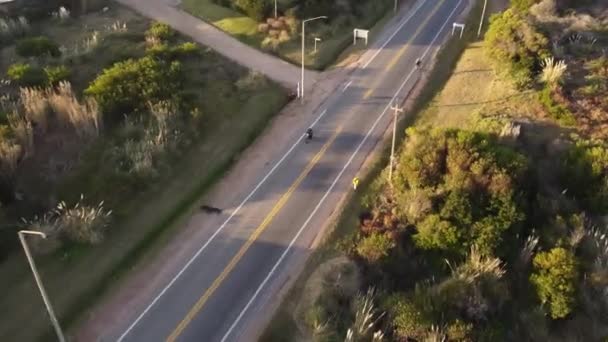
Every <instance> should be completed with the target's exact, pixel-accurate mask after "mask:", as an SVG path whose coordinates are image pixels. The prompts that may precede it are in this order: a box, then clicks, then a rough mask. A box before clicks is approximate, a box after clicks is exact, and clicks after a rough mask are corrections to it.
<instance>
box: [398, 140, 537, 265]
mask: <svg viewBox="0 0 608 342" xmlns="http://www.w3.org/2000/svg"><path fill="white" fill-rule="evenodd" d="M408 135H409V139H408V143H407V144H406V145H405V147H404V148H403V152H402V154H401V156H400V159H399V160H400V162H399V164H398V165H397V173H396V177H395V182H394V193H395V195H396V196H397V202H398V203H399V206H397V208H396V210H397V211H403V212H398V213H397V214H398V216H399V217H405V218H406V219H407V218H409V219H412V218H414V221H413V222H410V223H412V224H414V225H415V226H416V230H417V232H416V234H415V235H414V237H413V238H414V242H415V244H416V246H417V247H419V248H421V249H435V250H441V251H445V252H448V253H455V254H458V255H464V254H466V253H467V252H468V251H469V250H470V247H471V246H472V245H477V247H478V249H479V251H480V252H481V253H483V254H491V253H493V252H495V251H496V248H497V247H498V246H499V245H500V242H501V241H502V237H503V235H504V233H505V232H506V231H507V230H509V229H510V228H512V227H518V225H519V223H521V222H522V221H523V220H524V218H525V215H524V213H523V211H522V209H521V205H520V204H519V202H518V201H520V200H519V197H518V196H517V194H518V193H519V192H521V191H523V189H522V188H520V187H519V186H518V182H519V181H521V180H523V178H524V174H525V172H526V170H527V160H526V158H525V157H524V156H523V155H521V154H519V153H518V152H516V151H515V150H513V149H512V148H510V147H507V146H504V145H501V144H500V143H499V142H498V141H497V140H496V138H494V137H492V136H489V135H486V134H482V133H477V132H469V131H459V130H430V131H429V130H422V131H416V130H409V131H408ZM415 193H419V194H425V195H424V196H420V195H418V196H414V194H415ZM428 202H430V203H428ZM416 206H418V207H420V208H422V209H424V208H426V209H424V210H422V211H420V210H417V211H419V212H420V213H421V214H422V215H412V214H411V212H412V207H416Z"/></svg>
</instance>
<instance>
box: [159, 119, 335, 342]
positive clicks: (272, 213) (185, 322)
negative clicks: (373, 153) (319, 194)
mask: <svg viewBox="0 0 608 342" xmlns="http://www.w3.org/2000/svg"><path fill="white" fill-rule="evenodd" d="M341 131H342V126H340V127H338V129H337V130H336V132H335V133H334V134H333V135H332V136H331V138H330V139H329V140H328V141H327V142H326V143H325V145H323V147H322V148H321V150H320V151H319V152H318V153H317V154H316V155H315V156H314V158H312V160H311V161H310V162H309V163H308V165H306V167H305V168H304V170H303V171H302V173H300V175H299V176H298V178H297V179H296V180H295V181H294V182H293V184H292V185H291V186H290V187H289V189H288V190H287V192H286V193H284V194H283V196H281V198H280V199H279V201H278V202H277V204H276V205H275V206H274V207H273V208H272V210H271V211H270V213H269V214H268V215H267V216H266V218H264V221H262V223H261V224H260V225H259V226H258V227H257V228H256V229H255V231H254V232H253V234H251V236H250V237H249V239H248V240H247V242H245V244H244V245H243V246H242V247H241V248H240V249H239V251H238V252H237V253H236V254H235V255H234V257H233V258H232V259H231V260H230V262H229V263H228V265H227V266H226V267H225V268H224V270H223V271H222V273H221V274H220V275H219V276H218V277H217V278H216V279H215V280H214V281H213V284H211V286H210V287H209V288H208V289H207V291H205V293H204V294H203V295H202V296H201V297H200V298H199V299H198V301H197V302H196V304H194V306H193V307H192V309H190V311H188V314H186V317H184V319H182V321H181V322H180V323H179V324H178V325H177V327H176V328H175V330H173V332H172V333H171V335H169V337H168V338H167V341H168V342H173V341H175V340H177V338H178V337H179V336H180V335H181V334H182V333H183V331H184V330H185V329H186V327H187V326H188V324H190V322H192V320H193V319H194V317H196V315H197V314H198V313H199V312H200V311H201V309H202V308H203V307H204V306H205V303H207V301H208V300H209V298H210V297H211V296H212V295H213V293H214V292H215V291H216V290H217V289H218V288H219V287H220V285H221V284H222V282H223V281H224V280H225V279H226V277H227V276H228V275H229V274H230V272H231V271H232V270H233V269H234V268H235V267H236V265H237V264H238V262H239V260H241V258H243V255H245V253H246V252H247V250H248V249H249V247H251V245H252V244H253V243H254V242H255V240H257V239H258V237H259V236H260V235H261V234H262V233H263V232H264V230H266V228H267V227H268V225H270V223H271V222H272V220H273V219H274V217H275V216H276V215H277V214H278V212H279V211H280V210H281V209H282V208H283V206H285V203H287V201H288V200H289V198H290V197H291V195H292V194H293V193H294V192H295V190H296V189H297V188H298V186H300V184H301V183H302V181H303V180H304V178H306V176H307V175H308V174H309V173H310V171H311V170H312V168H313V167H314V166H315V165H316V164H317V163H318V162H319V160H320V159H321V157H323V155H324V154H325V152H326V151H327V149H328V148H329V146H331V144H332V143H333V142H334V141H335V140H336V138H337V137H338V134H340V132H341Z"/></svg>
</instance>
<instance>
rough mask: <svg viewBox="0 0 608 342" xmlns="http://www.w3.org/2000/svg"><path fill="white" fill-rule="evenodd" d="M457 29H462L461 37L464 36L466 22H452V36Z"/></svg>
mask: <svg viewBox="0 0 608 342" xmlns="http://www.w3.org/2000/svg"><path fill="white" fill-rule="evenodd" d="M456 29H460V38H462V33H463V32H464V24H459V23H453V24H452V36H453V35H454V32H456Z"/></svg>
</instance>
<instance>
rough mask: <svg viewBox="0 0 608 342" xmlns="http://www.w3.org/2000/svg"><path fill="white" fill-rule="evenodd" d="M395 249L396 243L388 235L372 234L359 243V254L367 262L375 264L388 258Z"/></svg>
mask: <svg viewBox="0 0 608 342" xmlns="http://www.w3.org/2000/svg"><path fill="white" fill-rule="evenodd" d="M394 247H395V242H394V241H393V240H392V239H391V237H390V236H389V235H388V234H384V233H372V234H371V235H369V236H366V237H364V238H363V239H362V240H361V241H359V243H358V245H357V253H358V254H359V255H360V256H361V257H362V258H363V259H365V260H366V261H367V262H370V263H374V262H378V261H380V260H382V259H383V258H385V257H387V256H388V255H389V253H390V251H391V249H393V248H394Z"/></svg>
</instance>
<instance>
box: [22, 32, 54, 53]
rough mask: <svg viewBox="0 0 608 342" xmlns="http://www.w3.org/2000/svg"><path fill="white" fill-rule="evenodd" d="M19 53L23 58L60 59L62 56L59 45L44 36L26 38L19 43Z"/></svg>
mask: <svg viewBox="0 0 608 342" xmlns="http://www.w3.org/2000/svg"><path fill="white" fill-rule="evenodd" d="M17 53H18V54H19V55H20V56H22V57H41V56H51V57H59V55H61V52H60V51H59V46H58V45H57V43H55V42H53V41H52V40H50V39H49V38H47V37H44V36H40V37H31V38H25V39H22V40H20V41H18V42H17Z"/></svg>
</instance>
